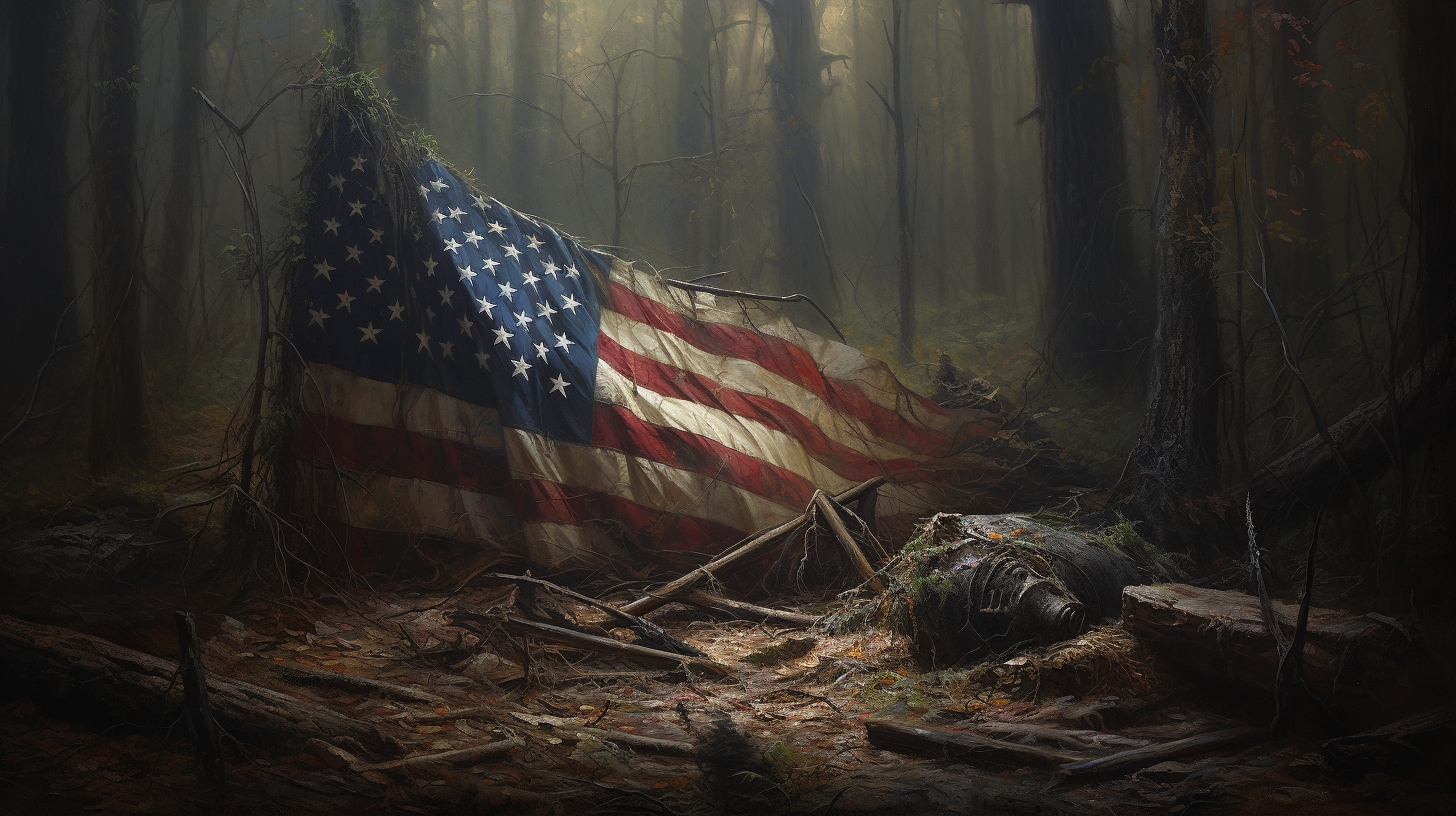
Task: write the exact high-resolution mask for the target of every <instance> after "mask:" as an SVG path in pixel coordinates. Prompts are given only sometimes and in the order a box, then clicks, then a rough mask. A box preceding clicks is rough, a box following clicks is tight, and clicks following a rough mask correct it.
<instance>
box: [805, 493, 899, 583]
mask: <svg viewBox="0 0 1456 816" xmlns="http://www.w3.org/2000/svg"><path fill="white" fill-rule="evenodd" d="M814 506H815V507H817V508H819V514H820V515H822V516H823V517H824V523H826V524H828V525H829V529H830V530H831V531H833V533H834V537H835V538H836V539H838V540H839V546H841V547H843V548H844V554H845V555H847V556H849V560H850V562H851V563H852V564H854V568H855V569H856V570H858V571H859V574H860V577H861V578H864V579H865V582H866V583H868V584H869V585H870V589H873V590H874V591H875V592H884V591H885V582H884V581H882V580H880V578H879V576H877V575H875V568H874V567H873V566H871V565H870V560H869V559H868V558H866V557H865V554H864V550H861V549H860V548H859V545H858V544H856V543H855V541H854V537H853V536H851V535H850V534H849V528H847V527H845V526H844V519H842V518H840V517H839V511H840V509H841V508H840V507H838V506H837V505H836V504H835V503H834V502H833V501H832V500H831V499H830V498H829V496H828V494H826V493H825V492H824V491H822V490H816V491H814Z"/></svg>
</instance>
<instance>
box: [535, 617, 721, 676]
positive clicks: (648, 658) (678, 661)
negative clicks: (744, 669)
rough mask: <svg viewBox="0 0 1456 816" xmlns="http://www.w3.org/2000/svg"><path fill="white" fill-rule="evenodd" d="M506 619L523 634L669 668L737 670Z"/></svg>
mask: <svg viewBox="0 0 1456 816" xmlns="http://www.w3.org/2000/svg"><path fill="white" fill-rule="evenodd" d="M506 623H507V624H509V625H510V626H511V628H513V629H515V630H516V631H517V632H519V633H521V634H526V635H531V636H533V637H539V638H545V639H546V640H552V641H555V642H557V643H561V644H565V645H567V646H572V647H575V648H577V649H582V650H584V651H588V652H601V653H602V654H610V655H616V656H618V657H625V658H627V659H629V660H635V661H637V662H639V663H646V664H648V665H656V666H665V667H668V668H677V667H678V666H686V667H688V668H690V669H696V670H698V671H703V672H707V673H709V674H716V675H718V676H719V677H728V676H729V675H731V674H733V669H731V668H729V667H727V666H725V665H723V664H722V663H719V662H717V661H714V660H709V659H707V658H705V657H690V656H688V655H679V654H673V653H672V652H664V651H661V650H660V649H649V648H647V647H646V646H634V645H633V644H630V643H622V642H620V641H616V640H611V639H609V638H603V637H597V636H596V635H588V634H586V633H584V632H575V631H572V630H570V629H563V628H562V627H560V626H552V625H551V624H549V623H537V622H535V621H528V620H522V619H521V618H516V617H507V618H506Z"/></svg>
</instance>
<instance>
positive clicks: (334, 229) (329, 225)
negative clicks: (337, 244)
mask: <svg viewBox="0 0 1456 816" xmlns="http://www.w3.org/2000/svg"><path fill="white" fill-rule="evenodd" d="M339 227H340V224H339V222H338V221H335V220H334V219H332V218H330V219H329V220H327V221H325V222H324V232H331V233H333V234H334V235H338V234H339Z"/></svg>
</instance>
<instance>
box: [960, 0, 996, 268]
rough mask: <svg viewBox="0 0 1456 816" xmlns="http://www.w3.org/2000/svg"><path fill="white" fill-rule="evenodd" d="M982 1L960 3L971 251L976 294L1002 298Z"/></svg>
mask: <svg viewBox="0 0 1456 816" xmlns="http://www.w3.org/2000/svg"><path fill="white" fill-rule="evenodd" d="M986 6H987V4H986V0H960V15H959V16H960V24H961V50H962V51H963V52H964V53H965V57H966V71H967V73H968V74H969V76H970V88H969V90H970V110H971V114H970V116H969V119H968V125H969V129H970V131H971V190H972V197H973V201H974V204H973V207H972V218H973V219H974V220H973V221H972V230H973V232H972V234H971V247H972V252H973V257H974V258H975V261H976V288H977V290H979V291H981V292H989V293H994V294H1001V293H1003V292H1005V291H1006V279H1005V277H1004V273H1003V271H1002V268H1001V265H1002V261H1001V226H1000V224H999V223H998V220H999V219H998V218H997V211H998V210H1000V209H1001V207H1003V206H1005V203H1004V202H1003V201H1001V200H1000V192H1001V182H1000V175H999V173H998V171H997V167H996V165H997V160H998V157H997V153H996V117H995V116H994V114H993V112H994V111H995V110H996V108H997V104H996V97H995V94H994V93H992V91H991V49H990V38H989V37H987V36H986V27H987V25H988V20H987V16H986Z"/></svg>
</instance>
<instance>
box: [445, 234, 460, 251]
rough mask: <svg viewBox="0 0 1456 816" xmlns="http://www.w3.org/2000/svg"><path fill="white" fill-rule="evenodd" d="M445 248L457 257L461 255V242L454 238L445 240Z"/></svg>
mask: <svg viewBox="0 0 1456 816" xmlns="http://www.w3.org/2000/svg"><path fill="white" fill-rule="evenodd" d="M445 248H446V249H448V250H450V251H451V252H453V253H455V254H456V255H459V254H460V242H459V241H457V240H455V239H454V238H446V239H445Z"/></svg>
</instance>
